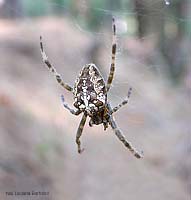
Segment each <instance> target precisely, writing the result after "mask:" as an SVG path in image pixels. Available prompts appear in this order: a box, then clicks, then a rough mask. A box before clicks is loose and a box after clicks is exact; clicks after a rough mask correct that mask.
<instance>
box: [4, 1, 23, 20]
mask: <svg viewBox="0 0 191 200" xmlns="http://www.w3.org/2000/svg"><path fill="white" fill-rule="evenodd" d="M22 16H23V9H22V3H21V0H4V2H3V3H2V5H1V7H0V17H2V18H12V19H13V18H18V17H22Z"/></svg>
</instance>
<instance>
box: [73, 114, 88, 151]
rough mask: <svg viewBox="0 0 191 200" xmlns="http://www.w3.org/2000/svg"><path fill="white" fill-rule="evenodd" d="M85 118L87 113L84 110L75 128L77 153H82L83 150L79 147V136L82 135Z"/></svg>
mask: <svg viewBox="0 0 191 200" xmlns="http://www.w3.org/2000/svg"><path fill="white" fill-rule="evenodd" d="M86 119H87V113H86V112H84V114H83V117H82V119H81V121H80V125H79V127H78V130H77V134H76V143H77V145H78V153H82V152H83V151H84V149H81V142H80V137H81V135H82V131H83V128H84V125H85V123H86Z"/></svg>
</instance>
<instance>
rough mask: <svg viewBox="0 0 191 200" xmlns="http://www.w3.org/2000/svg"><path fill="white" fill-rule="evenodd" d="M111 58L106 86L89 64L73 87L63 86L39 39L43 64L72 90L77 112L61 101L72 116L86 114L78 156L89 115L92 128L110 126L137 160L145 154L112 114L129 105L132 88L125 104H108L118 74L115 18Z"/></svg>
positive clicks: (81, 128) (79, 129)
mask: <svg viewBox="0 0 191 200" xmlns="http://www.w3.org/2000/svg"><path fill="white" fill-rule="evenodd" d="M112 29H113V36H112V57H111V67H110V73H109V76H108V79H107V84H105V81H104V79H103V77H102V76H101V74H100V72H99V70H98V68H97V67H96V66H95V64H92V63H91V64H87V65H85V66H84V67H83V68H82V70H81V71H80V74H79V76H78V77H77V79H76V81H75V84H74V87H71V86H70V85H68V84H66V83H64V81H63V80H62V78H61V76H60V74H58V73H57V72H56V69H55V68H54V67H53V66H52V65H51V63H50V62H49V60H48V57H47V56H46V53H45V51H44V48H43V43H42V37H41V36H40V50H41V54H42V58H43V61H44V63H45V64H46V65H47V67H48V68H49V70H50V71H51V72H52V73H53V74H54V76H55V77H56V80H57V82H58V83H59V84H60V85H61V86H62V87H64V88H65V89H66V90H68V91H70V92H72V93H73V95H74V106H75V107H76V109H72V108H70V107H69V106H68V104H67V103H66V102H65V100H64V96H63V95H62V96H61V98H62V102H63V105H64V107H65V108H66V109H67V110H69V111H70V112H71V113H72V114H73V115H79V114H80V113H83V116H82V119H81V122H80V125H79V127H78V130H77V134H76V143H77V146H78V153H82V151H83V150H84V149H81V142H80V137H81V135H82V131H83V128H84V125H85V122H86V119H87V116H89V117H90V121H89V126H90V127H92V126H93V124H96V125H98V124H103V126H104V130H106V129H107V128H108V124H109V125H110V126H111V127H112V129H113V130H114V132H115V134H116V136H117V137H118V138H119V140H120V141H121V142H122V143H123V144H124V145H125V146H126V147H127V148H128V149H129V150H130V151H131V153H132V154H133V155H134V156H135V157H136V158H141V157H142V154H141V153H139V152H138V151H137V150H136V149H135V148H134V147H133V146H132V145H131V143H130V142H128V141H127V140H126V138H125V136H124V135H123V134H122V132H121V131H120V129H119V128H118V127H117V125H116V122H115V121H114V118H113V116H112V114H113V113H114V112H116V111H118V110H119V108H121V107H122V106H124V105H126V104H127V103H128V100H129V97H130V95H131V90H132V89H131V88H130V89H129V91H128V95H127V98H126V99H125V100H124V101H122V102H121V103H120V104H119V105H118V106H116V107H114V108H113V109H112V108H111V106H110V104H109V102H108V101H107V93H108V91H109V89H110V87H111V83H112V80H113V77H114V72H115V57H116V46H117V45H116V25H115V19H114V18H113V19H112Z"/></svg>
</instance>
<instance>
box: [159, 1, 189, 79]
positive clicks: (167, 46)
mask: <svg viewBox="0 0 191 200" xmlns="http://www.w3.org/2000/svg"><path fill="white" fill-rule="evenodd" d="M172 10H173V12H174V17H175V19H176V26H177V31H176V35H175V36H174V37H171V38H170V39H169V38H164V39H163V43H162V46H161V47H162V51H163V53H164V56H165V57H166V60H167V61H168V64H169V72H170V75H171V76H172V78H173V80H174V81H175V82H177V83H178V82H179V81H180V80H181V79H182V78H184V76H185V70H186V67H187V65H188V64H189V63H188V59H189V57H190V50H191V49H190V45H191V41H190V39H189V37H188V34H187V31H188V30H187V27H188V26H189V24H188V22H187V21H188V20H183V19H190V18H189V15H190V12H191V1H190V0H181V1H177V2H176V3H174V5H173V6H172ZM161 42H162V40H161Z"/></svg>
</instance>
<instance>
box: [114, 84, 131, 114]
mask: <svg viewBox="0 0 191 200" xmlns="http://www.w3.org/2000/svg"><path fill="white" fill-rule="evenodd" d="M131 92H132V88H131V87H130V88H129V91H128V94H127V97H126V99H125V100H123V101H122V102H121V103H120V104H119V105H117V106H115V107H114V108H113V109H112V111H111V113H112V114H113V113H114V112H117V111H118V110H119V109H120V108H121V107H122V106H124V105H126V104H127V103H128V102H129V98H130V96H131Z"/></svg>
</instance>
